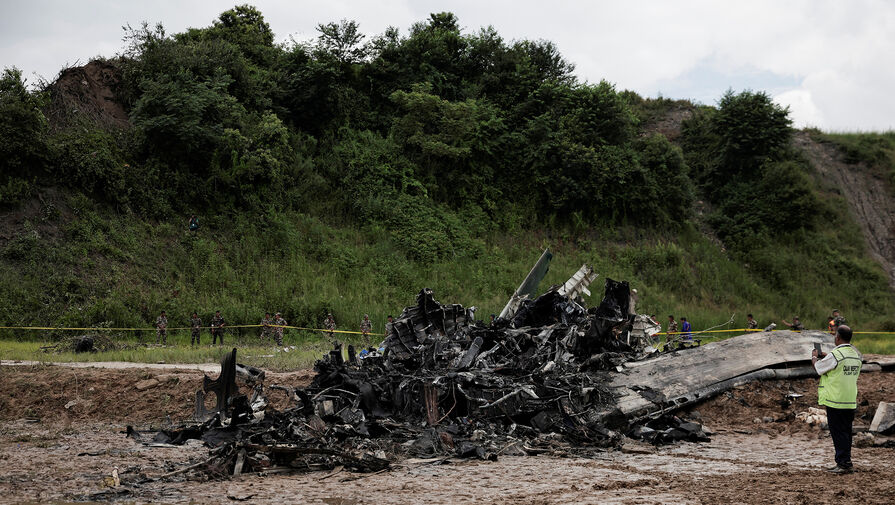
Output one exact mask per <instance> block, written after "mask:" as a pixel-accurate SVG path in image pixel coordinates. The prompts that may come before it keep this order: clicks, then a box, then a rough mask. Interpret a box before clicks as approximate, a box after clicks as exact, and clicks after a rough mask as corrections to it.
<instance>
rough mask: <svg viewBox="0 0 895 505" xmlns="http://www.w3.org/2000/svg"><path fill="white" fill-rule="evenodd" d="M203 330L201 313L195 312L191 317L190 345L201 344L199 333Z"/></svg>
mask: <svg viewBox="0 0 895 505" xmlns="http://www.w3.org/2000/svg"><path fill="white" fill-rule="evenodd" d="M201 331H202V320H201V319H199V314H197V313H195V312H193V317H191V318H190V345H200V344H199V333H200V332H201Z"/></svg>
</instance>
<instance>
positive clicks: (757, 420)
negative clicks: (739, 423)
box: [752, 417, 761, 424]
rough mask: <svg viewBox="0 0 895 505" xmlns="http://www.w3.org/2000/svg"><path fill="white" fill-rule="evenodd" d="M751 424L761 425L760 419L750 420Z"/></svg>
mask: <svg viewBox="0 0 895 505" xmlns="http://www.w3.org/2000/svg"><path fill="white" fill-rule="evenodd" d="M752 424H761V419H759V418H757V417H756V418H755V419H753V420H752Z"/></svg>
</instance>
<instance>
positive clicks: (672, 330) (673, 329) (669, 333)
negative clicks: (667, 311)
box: [665, 315, 677, 346]
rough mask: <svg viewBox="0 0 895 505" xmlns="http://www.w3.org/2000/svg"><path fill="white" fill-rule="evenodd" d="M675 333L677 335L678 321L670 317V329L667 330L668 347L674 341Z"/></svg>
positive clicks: (666, 342) (666, 340)
mask: <svg viewBox="0 0 895 505" xmlns="http://www.w3.org/2000/svg"><path fill="white" fill-rule="evenodd" d="M675 333H677V321H675V320H674V316H673V315H672V316H668V327H667V328H665V344H666V346H667V345H668V344H669V343H670V342H671V341H672V340H673V339H674V337H675Z"/></svg>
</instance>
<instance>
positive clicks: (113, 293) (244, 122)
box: [0, 6, 895, 339]
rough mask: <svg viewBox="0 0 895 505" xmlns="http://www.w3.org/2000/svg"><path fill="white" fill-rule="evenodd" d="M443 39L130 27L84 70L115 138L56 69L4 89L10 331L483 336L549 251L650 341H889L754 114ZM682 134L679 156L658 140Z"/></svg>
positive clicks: (237, 16) (881, 319) (414, 32)
mask: <svg viewBox="0 0 895 505" xmlns="http://www.w3.org/2000/svg"><path fill="white" fill-rule="evenodd" d="M459 26H460V22H459V21H458V20H457V18H456V17H455V16H453V15H452V14H449V13H441V14H433V15H432V16H430V18H429V19H426V20H423V21H421V22H419V23H417V24H415V25H413V26H412V27H411V28H410V30H409V31H408V32H407V33H405V34H402V33H401V32H399V31H398V30H396V29H390V30H388V31H387V32H386V33H384V34H382V35H380V36H378V37H375V38H372V39H370V40H367V39H364V38H363V37H362V36H361V35H360V34H359V32H358V26H357V25H356V24H355V23H353V22H346V21H343V22H340V23H330V24H323V25H320V27H319V33H320V36H319V38H318V39H317V40H316V41H312V42H309V43H296V44H289V45H285V46H284V45H278V44H275V43H274V42H273V41H274V36H273V34H272V33H271V32H270V29H269V27H268V25H267V24H266V23H265V22H264V20H263V16H262V15H261V13H260V12H258V11H257V10H255V9H254V8H251V7H248V6H240V7H236V8H234V9H232V10H229V11H227V12H224V13H222V14H221V15H220V16H219V18H218V19H216V20H214V21H213V23H212V24H211V26H208V27H205V28H197V29H190V30H188V31H186V32H184V33H178V34H167V33H166V32H165V31H164V30H163V28H162V27H160V26H157V27H151V26H149V25H145V26H143V27H141V28H138V29H131V30H129V31H127V33H126V37H125V46H124V48H123V49H122V52H121V54H120V55H118V56H117V57H115V58H113V59H109V60H107V61H103V62H99V63H97V65H100V64H101V67H94V68H102V69H106V70H103V72H106V73H105V74H103V75H104V76H106V77H105V79H106V80H105V81H104V82H105V84H104V85H105V86H107V88H108V89H109V90H111V92H113V93H114V95H115V97H116V100H117V101H116V102H115V104H114V106H115V107H117V108H118V109H120V113H118V114H119V115H123V116H122V117H126V120H120V117H118V116H116V112H115V110H112V111H111V112H110V109H109V107H110V106H109V104H107V103H106V102H102V103H101V104H100V105H101V106H99V105H96V104H97V103H98V102H95V101H93V102H91V96H92V95H90V94H89V93H86V92H85V93H84V94H83V95H79V94H77V93H74V92H73V91H72V88H71V87H66V86H62V85H60V83H62V82H65V79H66V78H67V77H66V76H67V75H71V74H70V71H67V72H69V74H66V72H63V73H62V74H61V76H60V79H59V81H57V83H55V84H50V83H48V84H46V85H44V86H42V87H41V88H40V89H37V90H33V91H32V90H29V89H27V88H26V87H25V83H24V82H23V81H22V78H21V73H20V72H18V71H17V70H15V69H7V70H6V71H5V73H4V75H3V78H2V80H0V166H2V167H3V170H2V172H0V206H2V207H0V325H3V326H17V325H41V326H43V325H50V326H76V327H81V326H96V325H99V326H111V327H131V326H133V327H145V326H151V324H152V323H153V322H154V320H155V316H156V315H157V314H158V312H159V311H160V310H162V309H165V310H167V311H168V313H169V317H170V319H171V325H172V326H175V325H181V324H186V321H187V317H188V314H189V313H191V312H192V311H194V310H195V311H198V312H199V313H200V314H202V315H203V318H204V319H207V318H208V317H209V316H210V314H211V313H212V312H213V311H214V310H222V311H223V313H224V315H225V316H226V317H227V318H228V319H229V321H230V322H231V324H239V323H246V324H252V323H257V322H258V321H259V320H260V318H261V316H262V315H263V312H264V311H280V312H282V313H283V314H284V317H285V318H286V319H287V320H288V321H289V322H290V324H294V325H299V326H319V324H320V322H321V320H322V318H323V316H324V315H325V314H326V312H328V311H331V312H332V313H333V314H334V315H335V317H336V320H337V322H338V323H339V326H340V327H341V328H343V329H352V330H353V329H357V326H358V325H359V322H360V319H361V317H362V315H363V314H364V313H369V314H370V316H371V317H372V319H373V320H374V324H375V326H374V329H376V330H378V331H381V329H382V325H383V322H384V319H385V316H386V315H387V314H397V313H399V312H400V310H401V308H402V307H404V306H405V305H408V304H410V303H412V302H413V300H414V297H415V295H416V293H417V292H418V291H419V290H420V289H421V288H423V287H431V288H433V289H435V291H436V297H437V298H438V299H439V300H440V301H442V302H450V303H462V304H464V305H475V306H477V307H478V308H479V312H478V315H479V316H481V318H482V319H486V318H487V315H488V314H489V313H492V312H498V311H499V310H500V309H501V308H502V306H503V304H504V303H505V301H506V299H507V298H508V297H509V295H510V293H511V292H512V290H513V289H514V288H515V287H516V285H517V284H518V283H519V282H520V280H521V279H522V278H523V277H524V276H525V274H526V273H527V272H528V269H529V268H530V267H531V264H532V263H533V262H534V261H535V260H536V259H537V257H538V255H539V254H540V251H541V250H542V249H543V248H544V247H546V246H550V247H551V249H552V250H553V251H554V255H555V259H554V261H553V264H552V266H551V270H550V273H549V275H548V277H547V279H546V280H545V284H544V285H542V287H546V286H547V285H549V284H551V283H558V282H562V281H564V280H565V279H566V278H567V277H568V276H569V275H571V274H572V273H573V272H574V271H575V270H576V269H577V268H578V267H579V266H580V265H581V264H582V263H589V264H591V265H593V266H594V267H595V269H596V271H597V272H599V273H600V275H601V279H602V278H605V277H611V278H615V279H624V280H628V281H629V282H631V284H632V285H633V286H634V287H636V288H638V291H640V300H641V301H640V304H639V309H641V310H643V311H646V312H649V313H656V314H659V315H660V319H661V320H664V318H665V316H667V315H668V314H675V315H676V316H678V317H680V316H688V317H689V318H690V320H691V321H692V322H693V324H694V327H695V328H705V327H708V326H714V325H717V324H720V323H722V322H725V321H727V320H728V319H729V318H730V316H731V315H732V314H735V315H736V316H735V323H734V324H733V327H742V325H743V321H744V320H745V314H746V313H747V312H751V313H753V314H754V315H755V316H756V318H757V319H758V320H759V322H760V324H762V325H764V324H767V323H769V322H771V321H775V322H778V324H779V321H780V319H781V318H786V319H787V320H789V319H790V317H791V316H793V315H800V316H802V319H803V321H805V323H806V324H807V325H808V326H809V327H814V328H819V327H823V326H824V325H825V322H826V320H825V316H826V315H827V314H828V313H829V311H830V309H831V308H833V307H836V308H839V309H841V310H842V311H843V312H844V313H845V315H846V316H847V317H848V319H849V322H850V323H852V324H853V326H855V328H856V329H858V330H861V329H868V330H869V329H874V330H879V329H889V330H895V315H893V314H895V311H893V308H895V297H893V292H892V291H891V290H890V288H889V279H888V277H887V276H886V273H885V272H884V271H883V269H882V268H881V267H880V266H879V265H878V264H877V263H876V262H874V261H873V259H872V258H871V257H870V255H869V254H868V251H867V249H866V246H865V241H864V238H863V237H862V235H861V229H860V227H859V226H858V225H857V224H856V223H855V221H854V219H853V218H852V217H851V216H850V214H849V212H848V207H847V205H846V203H845V199H844V197H843V195H842V192H841V191H839V188H836V187H834V186H833V185H832V183H831V182H829V181H827V180H825V179H824V178H823V177H821V176H820V175H819V174H818V173H817V170H816V169H815V167H813V166H812V165H811V163H809V162H808V161H807V159H806V158H805V157H804V156H803V154H802V153H801V151H800V150H799V149H797V148H796V147H794V145H793V143H792V136H793V133H794V131H793V129H792V127H791V120H790V118H789V115H788V111H787V110H784V109H781V108H780V107H779V106H777V105H775V104H774V103H773V102H772V101H771V99H770V97H769V96H768V95H767V94H765V93H763V92H755V91H750V90H747V91H742V92H735V91H729V92H728V93H726V94H725V95H724V96H722V97H719V101H718V103H717V104H715V105H713V106H702V105H700V106H696V105H693V104H689V103H688V102H673V101H670V100H664V99H657V100H651V99H644V98H642V97H639V96H637V95H636V94H635V93H632V92H628V91H619V90H616V89H615V87H614V86H613V85H612V84H610V83H609V82H607V81H604V82H600V83H586V82H580V81H579V80H578V79H577V78H576V77H575V74H574V68H573V66H572V65H571V64H570V63H569V62H568V61H566V60H565V59H564V58H563V57H562V55H561V54H559V53H558V51H557V50H556V48H555V46H554V45H553V44H551V43H549V42H545V41H528V40H522V41H507V40H504V39H503V38H502V37H501V36H500V35H499V34H498V33H496V32H495V31H494V30H493V29H491V28H484V29H481V30H478V31H475V32H473V33H467V32H463V31H462V30H460V28H459ZM79 75H80V74H79ZM607 79H611V76H607ZM85 82H86V81H85ZM91 104H92V105H91ZM680 108H684V109H686V110H687V111H688V113H687V116H686V118H685V119H683V121H682V122H678V123H677V124H676V125H675V126H674V128H675V134H674V135H670V134H668V132H663V131H661V129H658V130H657V129H656V128H654V125H655V123H656V122H657V121H659V120H661V119H662V118H665V117H667V116H668V114H669V113H670V111H672V110H676V109H680ZM116 110H117V109H116ZM116 118H117V119H116ZM824 135H825V134H824ZM886 135H888V134H886ZM669 137H670V138H671V140H669ZM867 137H868V138H870V137H873V138H877V137H876V136H874V135H873V134H867ZM855 138H857V139H858V140H854V139H855ZM860 138H862V136H861V135H848V136H845V135H840V136H839V137H837V139H834V140H839V141H840V143H841V144H842V145H843V146H844V147H843V149H845V148H846V147H847V146H848V145H851V143H854V144H855V145H856V146H864V144H862V143H861V141H860ZM879 138H881V139H883V140H885V141H886V142H888V143H887V144H873V143H871V144H868V145H874V146H877V145H881V146H882V147H878V150H881V152H883V153H884V154H883V155H878V154H875V153H876V152H877V151H873V152H871V153H870V154H866V153H867V151H868V149H869V148H862V149H859V148H857V147H856V148H855V150H854V153H856V154H853V156H855V157H858V156H878V157H880V156H881V157H880V158H879V159H878V160H877V161H878V162H879V163H889V164H890V165H889V166H891V163H892V157H891V138H890V137H887V136H885V135H883V136H881V137H879ZM880 142H882V141H880ZM885 156H888V158H886V157H885ZM862 159H863V158H862ZM856 162H857V161H856ZM888 183H892V181H891V180H890V181H888ZM190 214H196V215H197V216H198V217H199V219H200V223H201V228H200V230H199V231H198V232H197V233H195V234H191V233H189V232H188V231H187V229H186V224H187V219H188V217H189V215H190ZM600 282H601V281H599V280H598V281H597V284H598V285H599V284H600ZM594 291H595V296H594V299H593V300H592V301H593V302H594V303H597V302H598V297H599V293H600V291H601V289H600V287H599V286H597V287H596V289H595V290H594ZM0 331H2V332H3V335H5V336H7V337H14V338H19V339H22V338H47V335H46V334H40V335H37V336H35V335H33V334H28V333H24V332H21V331H14V330H0ZM253 331H254V330H250V331H247V332H245V338H250V337H252V336H253V335H254V334H253V333H252V332H253ZM143 337H145V338H148V336H146V335H143ZM292 338H298V335H296V334H294V335H292ZM880 338H881V339H882V338H884V337H880Z"/></svg>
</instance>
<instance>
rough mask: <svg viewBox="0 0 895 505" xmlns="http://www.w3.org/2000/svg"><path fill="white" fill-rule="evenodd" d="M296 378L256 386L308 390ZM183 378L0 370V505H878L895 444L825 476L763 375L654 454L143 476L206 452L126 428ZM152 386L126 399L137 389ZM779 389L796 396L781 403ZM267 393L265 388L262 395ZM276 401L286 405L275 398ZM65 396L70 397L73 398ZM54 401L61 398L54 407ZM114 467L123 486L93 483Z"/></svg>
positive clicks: (894, 395)
mask: <svg viewBox="0 0 895 505" xmlns="http://www.w3.org/2000/svg"><path fill="white" fill-rule="evenodd" d="M311 376H312V373H311V372H310V371H302V372H296V373H292V374H278V375H277V376H276V377H275V378H274V379H269V380H268V381H267V382H268V383H278V384H287V383H288V384H296V385H300V384H306V383H307V382H308V381H309V380H310V377H311ZM201 378H202V374H201V373H198V372H196V371H190V370H183V371H170V370H152V369H143V370H115V369H96V368H91V369H72V368H64V367H52V366H35V367H6V366H4V367H0V503H70V502H78V503H84V502H88V503H89V502H103V503H106V502H116V503H214V504H220V503H239V502H244V503H252V504H266V503H283V502H287V503H310V504H315V503H319V504H326V505H336V504H345V505H348V504H403V503H427V504H437V503H446V504H467V503H468V504H472V503H506V504H510V503H513V504H517V503H521V504H559V503H610V504H644V503H682V504H687V503H699V504H708V503H712V504H714V503H762V504H764V503H780V504H783V503H787V504H788V503H806V504H807V503H810V504H812V505H813V504H826V503H837V504H839V503H861V504H874V503H880V504H882V503H887V504H888V503H892V497H893V496H895V480H893V479H890V478H889V476H890V475H892V474H893V471H895V449H887V448H879V447H856V448H855V449H854V454H853V459H854V462H855V465H856V468H857V472H856V473H854V474H851V475H846V476H832V475H830V474H828V473H826V472H824V471H823V470H822V468H824V467H826V466H829V465H830V464H831V463H832V443H831V442H830V440H829V435H828V434H827V433H826V432H825V431H821V430H820V429H819V428H815V427H810V426H808V425H806V424H804V423H801V422H800V421H797V420H795V419H793V416H794V413H796V412H798V411H801V410H805V409H807V407H808V406H810V405H812V404H813V402H814V400H815V399H816V396H814V388H815V387H816V381H815V380H813V379H805V380H798V381H774V382H766V383H755V384H750V385H748V386H744V387H741V388H738V389H734V390H732V391H730V392H728V393H726V394H722V395H721V396H719V397H717V398H715V399H713V400H710V401H709V402H707V403H704V404H702V405H699V406H697V407H696V408H695V409H693V410H691V411H689V412H686V413H683V414H682V415H684V416H687V417H690V418H694V419H700V420H701V421H702V422H703V423H705V425H706V426H708V427H709V428H711V429H713V430H714V431H715V435H714V436H712V441H711V442H707V443H700V444H691V443H682V444H678V445H673V446H667V447H661V448H658V449H657V448H653V447H652V446H647V445H643V444H639V443H635V442H628V443H626V444H625V445H623V446H622V448H621V449H617V450H610V451H600V452H595V451H594V452H582V451H580V450H578V449H577V448H574V447H566V448H560V449H558V450H557V452H556V453H554V454H552V455H539V456H527V457H526V456H514V457H501V458H500V459H499V460H498V461H497V462H479V461H471V460H449V461H444V462H437V463H436V462H420V461H412V460H411V461H405V462H403V463H399V464H397V465H395V466H394V467H393V468H392V469H391V470H390V471H388V472H384V473H380V474H375V475H365V474H356V473H350V472H347V471H341V472H314V473H308V474H297V475H268V476H259V475H257V474H249V475H243V476H242V477H240V478H238V479H232V480H226V481H207V480H204V479H203V478H201V477H199V476H197V475H195V474H190V473H187V474H183V475H178V476H175V477H171V478H168V479H163V480H159V481H156V482H151V483H145V484H137V482H138V481H140V480H141V479H142V478H143V477H157V476H160V475H162V474H164V473H166V472H170V471H173V470H177V469H181V468H184V467H185V466H188V465H190V464H193V463H198V462H201V461H203V460H205V459H206V458H207V457H208V449H207V448H205V447H203V446H202V445H201V444H199V443H198V442H196V443H191V444H188V445H187V446H184V447H174V448H171V447H147V446H143V445H140V444H138V443H136V442H134V441H133V440H131V439H128V438H126V437H125V436H124V434H123V431H124V428H125V426H126V425H127V424H135V425H138V426H141V427H146V426H149V425H155V426H160V425H162V424H164V423H165V422H167V421H168V420H171V421H176V420H185V419H188V418H189V415H190V413H191V410H192V401H193V400H192V399H193V398H194V396H193V393H194V391H195V390H196V388H197V387H198V385H199V384H200V382H201ZM149 379H155V380H156V381H158V385H155V386H153V387H151V388H149V389H146V390H144V391H137V390H136V388H135V386H136V384H137V383H140V382H143V381H146V380H149ZM860 388H861V398H860V400H866V401H867V405H864V406H862V407H861V408H860V409H859V410H858V413H857V420H856V424H857V425H858V426H866V425H868V424H869V417H871V416H872V414H873V411H874V409H875V406H876V404H877V403H878V402H879V401H880V400H888V401H893V400H895V374H891V373H868V374H862V376H861V383H860ZM791 394H803V395H805V396H803V397H798V398H792V399H790V400H789V401H790V402H792V403H791V404H789V405H786V397H787V395H791ZM272 395H273V394H272ZM273 400H275V404H276V403H278V404H280V407H281V408H282V407H284V406H286V405H288V399H286V398H279V399H278V398H273ZM73 401H75V403H72V402H73ZM65 405H69V407H68V408H66V407H65ZM113 468H117V469H118V472H119V475H120V478H121V485H120V486H117V487H108V486H107V485H106V483H104V479H105V478H107V477H108V476H110V475H111V472H112V470H113Z"/></svg>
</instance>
